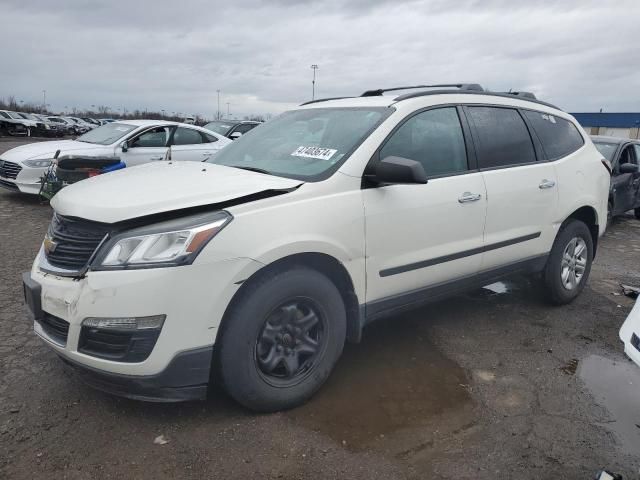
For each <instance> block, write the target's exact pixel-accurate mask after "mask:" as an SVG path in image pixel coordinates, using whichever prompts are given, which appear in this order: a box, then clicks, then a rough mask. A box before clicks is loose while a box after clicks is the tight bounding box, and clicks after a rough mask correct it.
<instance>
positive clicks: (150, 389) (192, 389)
mask: <svg viewBox="0 0 640 480" xmlns="http://www.w3.org/2000/svg"><path fill="white" fill-rule="evenodd" d="M212 358H213V347H203V348H197V349H193V350H188V351H186V352H180V353H178V354H177V355H176V356H175V357H173V359H172V360H171V362H170V363H169V365H168V366H167V368H165V369H164V370H163V371H162V372H160V373H158V374H156V375H146V376H134V375H123V374H117V373H109V372H104V371H101V370H97V369H95V368H90V367H87V366H86V365H82V364H81V363H77V362H73V361H71V360H69V359H67V358H65V357H63V356H62V355H61V356H60V359H61V360H62V362H63V364H64V367H65V370H66V371H67V372H69V373H70V374H71V375H73V376H75V377H77V378H78V379H80V380H81V381H83V382H84V383H86V384H87V385H89V386H90V387H93V388H95V389H96V390H101V391H103V392H106V393H110V394H112V395H117V396H119V397H126V398H131V399H133V400H144V401H147V402H184V401H188V400H204V399H205V398H206V397H207V386H208V384H209V376H210V368H211V359H212Z"/></svg>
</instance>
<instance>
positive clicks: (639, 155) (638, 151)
mask: <svg viewBox="0 0 640 480" xmlns="http://www.w3.org/2000/svg"><path fill="white" fill-rule="evenodd" d="M633 149H634V150H635V152H636V161H635V162H634V163H635V164H636V165H640V145H639V144H637V143H635V144H634V145H633Z"/></svg>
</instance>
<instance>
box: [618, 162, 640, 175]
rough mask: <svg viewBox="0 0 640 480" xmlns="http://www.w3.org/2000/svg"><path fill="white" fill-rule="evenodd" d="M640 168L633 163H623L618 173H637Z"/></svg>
mask: <svg viewBox="0 0 640 480" xmlns="http://www.w3.org/2000/svg"><path fill="white" fill-rule="evenodd" d="M639 172H640V166H638V165H634V164H633V163H623V164H621V165H620V173H639Z"/></svg>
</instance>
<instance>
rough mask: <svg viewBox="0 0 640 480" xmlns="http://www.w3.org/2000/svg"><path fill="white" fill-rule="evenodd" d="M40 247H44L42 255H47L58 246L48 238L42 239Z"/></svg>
mask: <svg viewBox="0 0 640 480" xmlns="http://www.w3.org/2000/svg"><path fill="white" fill-rule="evenodd" d="M42 246H43V247H44V253H46V254H47V255H49V254H50V253H52V252H55V250H56V247H57V246H58V244H57V243H56V242H54V241H53V240H51V239H50V238H49V237H44V242H42Z"/></svg>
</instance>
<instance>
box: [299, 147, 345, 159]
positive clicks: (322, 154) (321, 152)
mask: <svg viewBox="0 0 640 480" xmlns="http://www.w3.org/2000/svg"><path fill="white" fill-rule="evenodd" d="M336 152H337V150H334V149H333V148H321V147H298V148H296V149H295V150H294V151H293V153H292V154H291V155H292V156H294V157H306V158H318V159H320V160H329V159H331V157H333V155H334V154H335V153H336Z"/></svg>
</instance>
